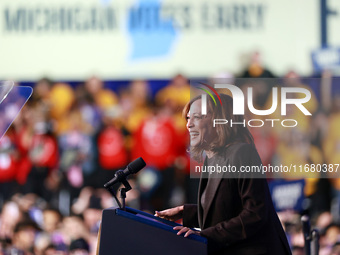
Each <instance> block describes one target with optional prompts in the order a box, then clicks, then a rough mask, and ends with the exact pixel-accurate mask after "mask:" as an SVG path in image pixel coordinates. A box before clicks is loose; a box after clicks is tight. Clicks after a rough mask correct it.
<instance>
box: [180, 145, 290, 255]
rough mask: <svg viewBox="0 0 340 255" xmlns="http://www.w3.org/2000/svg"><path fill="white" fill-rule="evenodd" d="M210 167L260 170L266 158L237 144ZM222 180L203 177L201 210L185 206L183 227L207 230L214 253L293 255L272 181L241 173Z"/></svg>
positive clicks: (214, 158)
mask: <svg viewBox="0 0 340 255" xmlns="http://www.w3.org/2000/svg"><path fill="white" fill-rule="evenodd" d="M204 164H205V165H207V164H208V165H215V164H219V165H220V166H228V165H229V164H230V165H232V166H236V169H237V170H239V169H240V167H241V166H254V165H257V166H260V165H261V159H260V157H259V155H258V153H257V151H256V149H255V147H254V146H253V145H250V144H246V143H237V144H234V145H230V146H229V147H228V148H226V149H225V151H224V152H223V153H220V154H218V155H215V156H214V157H213V158H211V159H208V160H207V159H206V161H205V163H204ZM212 177H217V178H212ZM221 177H222V176H221V174H220V175H219V176H217V175H215V176H213V175H210V177H209V179H208V181H207V179H204V178H201V181H200V187H199V196H198V197H199V199H198V205H184V211H183V225H184V226H188V227H200V228H201V230H202V231H201V235H202V236H204V237H206V238H207V239H208V249H209V254H226V255H234V254H235V255H256V254H273V255H281V254H282V255H283V254H291V251H290V248H289V245H288V242H287V238H286V235H285V233H284V231H283V229H282V226H281V223H280V221H279V219H278V217H277V214H276V212H275V209H274V206H273V203H272V200H271V196H270V193H269V189H268V184H267V181H266V179H264V178H249V177H250V176H249V175H245V174H240V173H237V174H236V175H235V174H234V175H230V174H224V176H223V178H221ZM257 177H258V176H257ZM204 189H206V192H205V199H204V204H202V202H201V197H202V193H203V191H204Z"/></svg>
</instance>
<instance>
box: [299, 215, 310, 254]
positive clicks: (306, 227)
mask: <svg viewBox="0 0 340 255" xmlns="http://www.w3.org/2000/svg"><path fill="white" fill-rule="evenodd" d="M301 222H302V232H303V237H304V239H305V254H306V255H310V254H311V238H310V237H311V236H310V223H309V217H308V216H307V215H303V216H302V217H301Z"/></svg>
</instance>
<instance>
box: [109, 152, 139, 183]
mask: <svg viewBox="0 0 340 255" xmlns="http://www.w3.org/2000/svg"><path fill="white" fill-rule="evenodd" d="M145 166H146V164H145V162H144V160H143V159H142V158H141V157H140V158H138V159H136V160H134V161H132V162H131V163H130V164H128V166H127V167H126V168H125V169H124V170H118V171H117V172H116V173H115V175H114V176H113V178H112V179H111V180H110V181H108V182H107V183H105V184H104V187H105V188H109V187H111V186H112V185H114V184H116V183H117V182H122V181H124V180H125V179H126V177H127V176H129V175H130V174H135V173H137V172H138V171H140V170H141V169H142V168H144V167H145Z"/></svg>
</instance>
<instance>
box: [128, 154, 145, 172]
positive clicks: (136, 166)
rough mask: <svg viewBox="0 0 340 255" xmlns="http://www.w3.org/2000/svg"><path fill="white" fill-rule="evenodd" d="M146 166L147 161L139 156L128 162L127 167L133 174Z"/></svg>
mask: <svg viewBox="0 0 340 255" xmlns="http://www.w3.org/2000/svg"><path fill="white" fill-rule="evenodd" d="M145 166H146V163H145V161H144V160H143V159H142V158H141V157H139V158H138V159H136V160H134V161H132V162H131V163H130V164H128V166H127V168H128V169H129V172H130V173H131V174H135V173H137V172H138V171H139V170H141V169H142V168H143V167H145Z"/></svg>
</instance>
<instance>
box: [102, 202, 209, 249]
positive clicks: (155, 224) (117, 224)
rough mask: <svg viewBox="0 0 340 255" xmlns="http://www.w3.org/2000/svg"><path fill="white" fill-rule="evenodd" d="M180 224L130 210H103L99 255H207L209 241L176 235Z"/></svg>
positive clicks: (197, 237)
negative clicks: (174, 228) (175, 228)
mask: <svg viewBox="0 0 340 255" xmlns="http://www.w3.org/2000/svg"><path fill="white" fill-rule="evenodd" d="M175 226H179V224H177V223H175V222H172V221H167V220H164V219H161V218H158V217H155V216H153V215H151V214H148V213H145V212H142V211H139V210H136V209H132V208H129V207H127V208H126V211H123V210H121V209H119V208H109V209H105V210H104V211H103V215H102V226H101V233H100V243H99V254H100V255H115V254H118V255H144V254H145V255H156V254H157V255H173V254H175V255H188V254H195V255H206V254H207V239H206V238H204V237H201V236H197V235H190V236H189V237H186V238H185V237H183V235H182V236H178V235H177V231H175V230H173V227H175Z"/></svg>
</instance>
